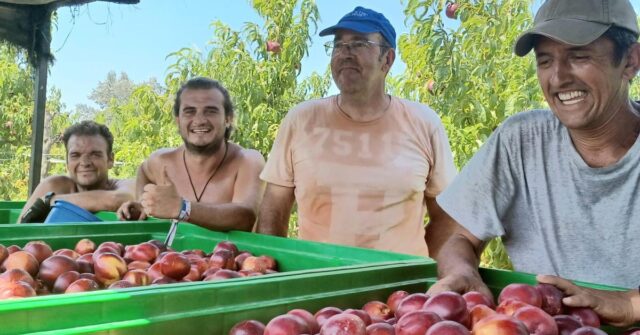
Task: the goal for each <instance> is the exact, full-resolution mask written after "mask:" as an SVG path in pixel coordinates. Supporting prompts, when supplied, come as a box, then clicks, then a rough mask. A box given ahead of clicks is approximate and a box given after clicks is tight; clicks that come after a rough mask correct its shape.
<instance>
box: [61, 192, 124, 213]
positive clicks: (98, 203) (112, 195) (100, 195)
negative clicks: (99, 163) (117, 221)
mask: <svg viewBox="0 0 640 335" xmlns="http://www.w3.org/2000/svg"><path fill="white" fill-rule="evenodd" d="M55 200H65V201H68V202H71V203H73V204H74V205H77V206H79V207H82V208H84V209H86V210H88V211H90V212H98V211H110V212H115V211H117V210H118V208H119V207H120V205H122V203H124V202H125V201H129V200H134V199H133V196H132V195H131V194H129V193H128V192H124V191H118V190H116V191H101V190H95V191H85V192H78V193H69V194H56V195H55V196H54V197H53V199H52V202H53V201H55Z"/></svg>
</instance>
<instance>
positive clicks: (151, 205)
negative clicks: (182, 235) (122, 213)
mask: <svg viewBox="0 0 640 335" xmlns="http://www.w3.org/2000/svg"><path fill="white" fill-rule="evenodd" d="M141 200H142V201H141V203H142V208H143V210H144V212H145V213H146V214H147V215H150V216H154V217H156V218H161V219H175V218H177V217H178V214H180V208H181V207H182V198H181V197H180V195H179V194H178V191H177V190H176V187H175V185H174V184H173V181H172V180H171V178H170V177H169V175H168V173H167V167H166V166H164V167H163V169H162V175H161V176H160V178H159V179H158V181H157V184H147V185H145V186H144V189H143V193H142V198H141Z"/></svg>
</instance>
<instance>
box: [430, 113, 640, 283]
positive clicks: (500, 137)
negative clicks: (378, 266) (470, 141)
mask: <svg viewBox="0 0 640 335" xmlns="http://www.w3.org/2000/svg"><path fill="white" fill-rule="evenodd" d="M639 142H640V141H639V140H636V142H635V144H634V145H633V146H632V147H631V149H629V151H628V152H627V153H626V155H625V156H624V157H623V158H621V159H620V160H619V161H618V162H617V163H616V164H614V165H612V166H608V167H604V168H591V167H589V166H588V165H587V164H586V163H585V162H584V160H583V159H582V157H580V155H579V154H578V152H577V151H576V150H575V148H574V146H573V143H572V141H571V139H570V137H569V133H568V131H567V129H566V128H565V127H564V126H563V125H562V124H561V123H560V122H559V121H558V119H557V118H556V117H555V116H554V115H553V113H552V112H551V111H548V110H535V111H529V112H524V113H520V114H517V115H514V116H512V117H510V118H509V119H508V120H506V121H505V122H504V124H503V125H502V126H501V127H499V128H498V129H497V130H496V131H495V132H494V133H493V134H492V135H491V137H490V138H489V139H488V141H487V142H486V143H485V144H484V145H483V147H482V148H481V149H480V150H478V152H477V153H476V155H475V156H474V157H473V158H472V159H471V160H470V161H469V163H468V164H467V165H466V166H465V167H464V169H463V170H462V171H461V173H460V174H459V175H458V177H457V178H456V179H455V180H454V181H453V183H452V184H451V185H450V186H449V187H448V188H447V189H446V190H445V191H444V192H443V193H441V194H440V196H438V197H437V201H438V203H439V204H440V206H441V207H442V208H443V209H444V210H445V211H446V212H447V213H449V215H451V216H452V217H453V218H454V219H455V220H456V221H458V222H459V223H460V224H462V225H463V226H464V227H466V228H467V229H468V230H469V231H470V232H471V233H473V234H474V235H475V236H476V237H478V238H479V239H481V240H488V239H490V238H493V237H496V236H502V237H503V241H504V243H505V246H506V248H507V251H508V253H509V256H510V257H511V260H512V261H513V265H514V268H515V270H516V271H522V272H529V273H541V274H555V275H559V276H562V277H565V278H568V279H574V280H581V281H587V282H591V283H599V284H607V285H614V286H621V287H626V288H631V287H637V285H638V284H640V266H639V264H638V263H636V262H640V195H638V192H636V190H637V189H638V186H639V183H640V143H639ZM636 244H638V245H636Z"/></svg>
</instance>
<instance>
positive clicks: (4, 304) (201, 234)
mask: <svg viewBox="0 0 640 335" xmlns="http://www.w3.org/2000/svg"><path fill="white" fill-rule="evenodd" d="M169 225H170V223H169V222H167V221H156V222H135V223H124V222H105V223H100V224H91V223H85V224H55V225H14V224H6V225H0V243H1V244H4V245H5V246H8V245H12V244H15V245H19V246H23V245H24V244H26V243H27V242H28V241H32V240H43V241H46V242H47V243H49V244H50V245H51V247H52V248H54V249H58V248H73V246H74V245H75V243H76V242H77V241H78V240H79V239H81V238H85V237H88V238H91V239H92V240H94V241H95V242H96V243H100V242H103V241H117V242H121V243H124V244H135V243H140V242H143V241H147V240H150V239H159V240H164V237H165V234H166V232H167V230H168V228H169ZM222 240H231V241H233V242H235V243H236V245H237V246H238V247H239V248H240V249H244V250H249V251H251V252H252V253H254V254H258V255H261V254H266V255H270V256H272V257H274V258H275V259H276V260H277V261H278V264H279V270H280V271H281V272H280V273H277V274H272V275H268V276H260V277H248V278H239V279H233V280H228V281H218V282H194V283H181V284H172V285H165V286H147V287H143V288H131V289H125V290H119V291H114V290H103V291H98V292H89V293H82V294H69V295H50V296H42V297H34V298H27V299H16V300H5V301H0V320H12V321H11V322H10V323H9V324H8V325H7V324H5V325H4V326H3V327H2V328H0V329H1V330H0V334H19V333H31V332H45V333H46V332H50V334H72V333H85V332H88V333H91V332H96V331H100V332H102V331H103V332H104V333H110V334H114V333H118V334H119V333H136V334H149V333H155V334H224V333H225V332H226V330H225V329H226V328H225V327H231V326H232V325H233V324H234V323H235V322H237V321H240V320H242V319H245V318H247V317H254V316H257V315H262V316H263V317H267V316H269V315H274V313H276V314H277V313H278V312H280V311H282V309H283V308H285V307H282V306H280V305H282V304H285V305H290V304H293V303H296V302H303V304H304V305H305V306H307V308H310V307H312V306H313V305H322V304H328V303H331V301H333V298H331V299H330V298H329V297H333V296H335V297H337V298H335V299H338V300H337V301H343V302H344V303H345V304H346V303H347V302H350V301H351V300H350V298H349V297H351V296H359V295H360V294H361V293H363V292H367V291H372V290H373V289H374V288H375V290H378V289H382V288H384V289H385V292H388V293H390V292H391V291H393V289H394V288H397V287H399V285H400V286H401V285H405V284H406V285H405V286H406V287H407V288H411V289H418V288H419V289H420V290H424V289H426V281H425V278H426V277H425V275H426V274H427V272H428V271H427V270H429V271H432V272H433V273H432V274H431V275H430V276H435V266H434V263H433V261H432V260H430V259H428V258H424V257H418V256H411V255H403V254H395V253H389V252H383V251H376V250H369V249H361V248H352V247H346V246H337V245H331V244H323V243H315V242H308V241H301V240H294V239H284V238H278V237H273V236H266V235H259V234H251V233H246V232H237V231H233V232H228V233H221V232H213V231H209V230H207V229H204V228H201V227H198V226H195V225H191V224H186V223H181V224H180V225H179V228H178V232H177V234H176V237H175V239H174V242H173V247H174V248H175V249H177V250H185V249H203V250H205V251H207V252H209V251H211V250H212V249H213V247H214V246H215V245H216V244H217V243H218V242H220V241H222ZM412 276H413V277H415V278H414V279H413V280H412V279H411V277H412ZM416 278H417V279H416ZM349 290H352V291H349ZM307 300H310V302H306V301H307Z"/></svg>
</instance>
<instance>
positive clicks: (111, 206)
mask: <svg viewBox="0 0 640 335" xmlns="http://www.w3.org/2000/svg"><path fill="white" fill-rule="evenodd" d="M62 138H63V142H64V146H65V148H66V150H67V172H68V174H69V175H68V176H62V175H60V176H51V177H48V178H46V179H45V180H43V181H42V182H41V183H40V184H39V185H38V187H36V189H35V191H34V192H33V194H32V195H31V197H30V198H29V200H28V201H27V203H26V204H25V206H24V208H23V209H22V213H20V222H21V223H32V222H43V221H44V219H45V218H46V217H47V214H49V210H50V209H51V206H52V205H53V203H54V201H55V200H65V201H69V202H71V203H73V204H75V205H77V206H80V207H82V208H84V209H86V210H88V211H91V212H97V211H115V210H117V209H118V207H120V205H121V204H122V203H123V202H125V201H129V200H132V199H133V198H134V196H135V182H134V181H133V179H123V180H118V179H110V178H109V169H111V168H112V167H113V161H114V160H113V158H114V156H113V135H111V132H110V131H109V128H107V127H106V126H104V125H101V124H98V123H95V122H93V121H83V122H80V123H78V124H75V125H73V126H71V127H69V128H68V129H67V130H65V132H64V135H63V137H62Z"/></svg>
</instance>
